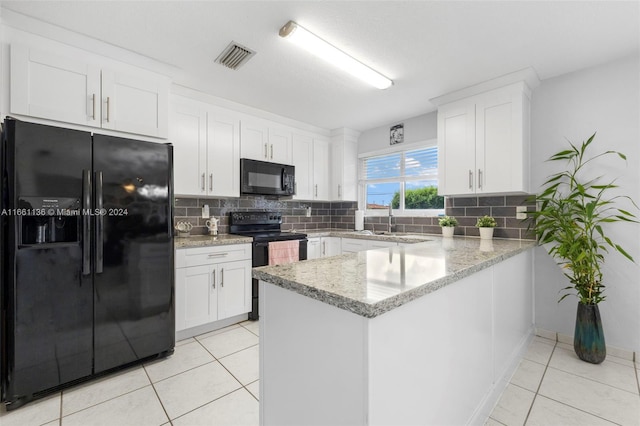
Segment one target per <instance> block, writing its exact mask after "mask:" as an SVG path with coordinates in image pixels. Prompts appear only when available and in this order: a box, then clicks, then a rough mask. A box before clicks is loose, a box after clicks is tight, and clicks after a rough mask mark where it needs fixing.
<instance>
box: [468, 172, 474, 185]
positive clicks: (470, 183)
mask: <svg viewBox="0 0 640 426" xmlns="http://www.w3.org/2000/svg"><path fill="white" fill-rule="evenodd" d="M469 189H473V172H472V171H471V170H469Z"/></svg>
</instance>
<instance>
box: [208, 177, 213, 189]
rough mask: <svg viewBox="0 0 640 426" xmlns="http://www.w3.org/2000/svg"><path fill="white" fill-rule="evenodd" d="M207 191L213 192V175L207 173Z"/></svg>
mask: <svg viewBox="0 0 640 426" xmlns="http://www.w3.org/2000/svg"><path fill="white" fill-rule="evenodd" d="M209 191H213V173H209Z"/></svg>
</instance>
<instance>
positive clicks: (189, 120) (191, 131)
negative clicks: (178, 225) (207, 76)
mask: <svg viewBox="0 0 640 426" xmlns="http://www.w3.org/2000/svg"><path fill="white" fill-rule="evenodd" d="M169 140H171V143H172V144H173V146H174V150H173V186H174V193H176V194H180V195H205V194H206V186H205V180H206V173H207V157H206V155H207V113H206V111H204V110H203V109H202V108H199V107H198V106H195V105H188V104H182V103H177V102H175V103H173V105H172V111H171V123H170V128H169Z"/></svg>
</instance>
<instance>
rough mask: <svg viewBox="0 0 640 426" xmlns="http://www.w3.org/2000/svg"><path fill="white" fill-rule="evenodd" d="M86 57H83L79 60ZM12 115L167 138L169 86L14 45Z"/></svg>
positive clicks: (148, 76) (147, 74)
mask: <svg viewBox="0 0 640 426" xmlns="http://www.w3.org/2000/svg"><path fill="white" fill-rule="evenodd" d="M78 56H79V57H81V56H80V55H78ZM10 86H11V105H10V109H11V112H12V113H14V114H20V115H26V116H30V117H38V118H44V119H48V120H55V121H60V122H65V123H73V124H79V125H86V126H92V127H100V128H104V129H111V130H117V131H121V132H127V133H135V134H140V135H146V136H154V137H159V138H166V137H167V118H168V93H169V80H168V79H166V78H164V77H160V76H158V75H157V74H153V73H150V72H147V71H144V70H136V71H135V72H132V71H129V72H126V73H124V72H120V71H114V70H111V69H109V68H105V67H101V66H98V65H94V64H90V63H88V62H85V61H82V60H81V59H72V58H71V57H62V56H59V55H53V54H49V53H48V52H44V51H40V50H38V49H34V48H31V47H26V46H22V45H15V44H14V45H11V83H10Z"/></svg>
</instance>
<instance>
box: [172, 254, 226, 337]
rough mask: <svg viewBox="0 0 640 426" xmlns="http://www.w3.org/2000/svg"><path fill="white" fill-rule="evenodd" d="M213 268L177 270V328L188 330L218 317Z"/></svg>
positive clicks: (199, 267)
mask: <svg viewBox="0 0 640 426" xmlns="http://www.w3.org/2000/svg"><path fill="white" fill-rule="evenodd" d="M214 271H215V267H213V266H196V267H192V268H183V269H177V270H176V284H177V283H180V285H176V328H177V329H179V330H181V329H186V328H191V327H196V326H198V325H202V324H206V323H208V322H211V318H216V317H217V312H216V311H217V301H216V298H217V295H216V292H215V289H214V288H213V279H214V277H213V274H214Z"/></svg>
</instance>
